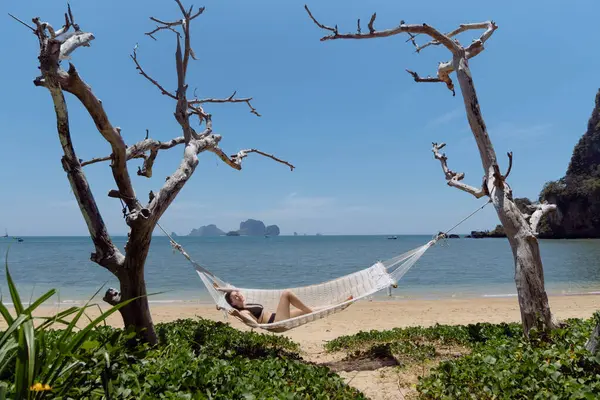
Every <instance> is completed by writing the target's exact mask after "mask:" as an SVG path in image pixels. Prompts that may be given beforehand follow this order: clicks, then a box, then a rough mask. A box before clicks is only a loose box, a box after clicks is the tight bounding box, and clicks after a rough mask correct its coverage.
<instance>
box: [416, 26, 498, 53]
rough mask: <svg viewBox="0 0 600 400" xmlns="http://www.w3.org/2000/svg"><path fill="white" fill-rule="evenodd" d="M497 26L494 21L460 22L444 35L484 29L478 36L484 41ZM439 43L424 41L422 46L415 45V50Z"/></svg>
mask: <svg viewBox="0 0 600 400" xmlns="http://www.w3.org/2000/svg"><path fill="white" fill-rule="evenodd" d="M497 28H498V27H497V26H496V24H495V23H494V21H487V22H479V23H474V24H460V25H459V26H458V28H456V29H455V30H453V31H452V32H449V33H446V34H445V36H446V37H449V38H451V37H454V36H456V35H458V34H460V33H462V32H466V31H468V30H475V29H485V32H484V33H483V34H482V35H481V37H480V38H479V40H481V41H482V42H485V41H486V40H487V39H488V38H489V37H490V36H491V34H492V32H493V31H494V30H496V29H497ZM439 44H440V42H438V41H437V40H432V41H430V42H427V43H425V44H424V45H422V46H416V51H417V53H419V52H420V51H421V50H423V49H424V48H426V47H429V46H438V45H439Z"/></svg>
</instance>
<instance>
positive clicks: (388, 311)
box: [36, 295, 600, 400]
mask: <svg viewBox="0 0 600 400" xmlns="http://www.w3.org/2000/svg"><path fill="white" fill-rule="evenodd" d="M550 306H551V308H552V312H553V314H554V316H555V318H556V319H557V320H562V319H566V318H572V317H577V318H588V317H590V316H591V315H592V314H593V313H594V311H595V310H597V309H598V308H600V295H573V296H551V297H550ZM63 307H64V306H63ZM102 307H103V308H105V307H104V306H102ZM151 307H152V315H153V319H154V322H155V323H159V322H167V321H173V320H176V319H179V318H196V317H203V318H207V319H212V320H215V321H225V322H229V323H230V324H231V325H232V326H233V327H235V328H237V329H240V330H249V328H248V327H247V326H245V325H244V324H242V323H240V322H239V321H237V320H236V319H235V318H232V317H229V318H228V319H225V318H224V315H223V313H222V312H220V311H217V310H216V309H215V307H214V306H210V305H206V304H202V305H199V304H196V305H194V304H177V303H175V304H168V305H167V304H154V305H152V306H151ZM56 309H57V308H52V307H46V308H41V309H39V312H38V313H36V314H38V315H51V314H52V313H53V312H55V311H56ZM95 313H97V311H94V310H93V309H92V310H91V312H90V314H92V315H93V314H95ZM510 321H520V314H519V306H518V303H517V298H516V297H510V298H471V299H448V300H405V301H359V302H356V303H355V304H353V305H352V306H351V307H349V308H348V309H347V310H346V311H344V312H341V313H339V314H335V315H333V316H330V317H329V318H326V319H322V320H319V321H315V322H313V323H310V324H307V325H304V326H301V327H299V328H296V329H294V330H291V331H288V332H286V333H280V334H277V335H285V336H288V337H289V338H290V339H292V340H294V341H296V342H298V343H300V344H301V346H302V350H303V356H304V358H305V359H307V360H310V361H314V362H317V363H318V362H324V361H331V360H332V359H335V355H329V354H325V353H324V351H323V344H324V343H325V342H327V341H329V340H331V339H334V338H336V337H338V336H342V335H350V334H354V333H357V332H359V331H361V330H363V331H368V330H372V329H375V330H385V329H391V328H394V327H405V326H416V325H422V326H428V325H433V324H435V323H440V324H468V323H476V322H493V323H498V322H510ZM108 322H109V323H110V324H111V325H114V326H120V324H121V320H120V316H119V315H113V316H111V317H110V319H109V321H108ZM260 332H264V331H260ZM340 375H342V376H343V377H344V378H345V379H346V381H348V382H350V384H351V385H353V386H355V387H357V388H358V389H359V390H361V391H363V392H364V393H365V394H366V395H367V396H369V397H370V398H372V399H381V400H382V399H386V400H387V399H402V398H404V397H405V391H404V390H403V389H401V388H399V385H398V380H399V378H398V375H397V373H396V372H395V371H394V370H393V368H391V367H389V368H385V369H383V370H378V371H361V372H358V373H356V372H352V373H344V372H342V373H340Z"/></svg>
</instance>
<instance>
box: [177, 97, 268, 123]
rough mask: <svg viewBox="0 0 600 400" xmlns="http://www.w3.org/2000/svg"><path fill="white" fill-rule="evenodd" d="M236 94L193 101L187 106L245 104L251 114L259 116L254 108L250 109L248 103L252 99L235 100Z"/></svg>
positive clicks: (250, 105)
mask: <svg viewBox="0 0 600 400" xmlns="http://www.w3.org/2000/svg"><path fill="white" fill-rule="evenodd" d="M236 93H237V91H235V92H233V94H232V95H231V96H229V97H227V98H225V99H213V98H208V99H195V100H192V101H190V102H188V104H189V105H191V106H194V105H198V104H204V103H246V104H247V105H248V107H250V112H251V113H252V114H254V115H256V116H257V117H260V116H261V115H260V114H259V113H258V111H256V109H255V108H254V107H252V104H251V103H250V101H251V100H252V97H244V98H235V94H236Z"/></svg>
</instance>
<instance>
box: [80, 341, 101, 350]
mask: <svg viewBox="0 0 600 400" xmlns="http://www.w3.org/2000/svg"><path fill="white" fill-rule="evenodd" d="M99 346H100V342H98V341H97V340H87V341H85V342H83V344H82V345H81V348H82V349H83V350H91V349H95V348H98V347H99Z"/></svg>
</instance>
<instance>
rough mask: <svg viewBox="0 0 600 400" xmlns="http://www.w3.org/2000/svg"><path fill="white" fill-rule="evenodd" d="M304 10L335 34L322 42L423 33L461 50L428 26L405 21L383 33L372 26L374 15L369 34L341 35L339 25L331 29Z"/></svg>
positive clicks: (324, 38) (449, 48)
mask: <svg viewBox="0 0 600 400" xmlns="http://www.w3.org/2000/svg"><path fill="white" fill-rule="evenodd" d="M304 9H305V10H306V12H307V13H308V15H309V17H310V18H311V19H312V20H313V22H314V23H315V24H316V25H317V26H318V27H319V28H321V29H325V30H328V31H331V32H333V34H331V35H327V36H323V37H322V38H321V41H322V42H323V41H326V40H335V39H373V38H380V37H388V36H394V35H398V34H400V33H412V34H420V33H421V34H426V35H428V36H430V37H431V38H432V39H434V40H437V41H438V42H440V43H441V44H443V45H444V46H446V47H447V48H448V50H450V51H451V52H452V53H456V52H458V51H460V50H461V48H460V46H459V45H458V44H456V43H455V42H454V41H453V40H451V39H450V38H448V37H446V36H445V35H443V34H442V33H441V32H439V31H438V30H437V29H435V28H433V27H431V26H429V25H427V24H422V25H416V24H415V25H406V24H405V23H404V21H402V23H400V25H398V26H397V27H395V28H392V29H386V30H383V31H376V30H375V29H374V28H373V26H372V23H373V22H374V21H375V14H373V16H372V17H371V22H370V25H371V26H369V33H344V34H340V33H339V32H338V29H337V25H336V27H335V28H331V27H328V26H326V25H323V24H321V23H320V22H319V21H317V19H316V18H315V17H313V15H312V13H311V12H310V10H309V9H308V6H307V5H304Z"/></svg>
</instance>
